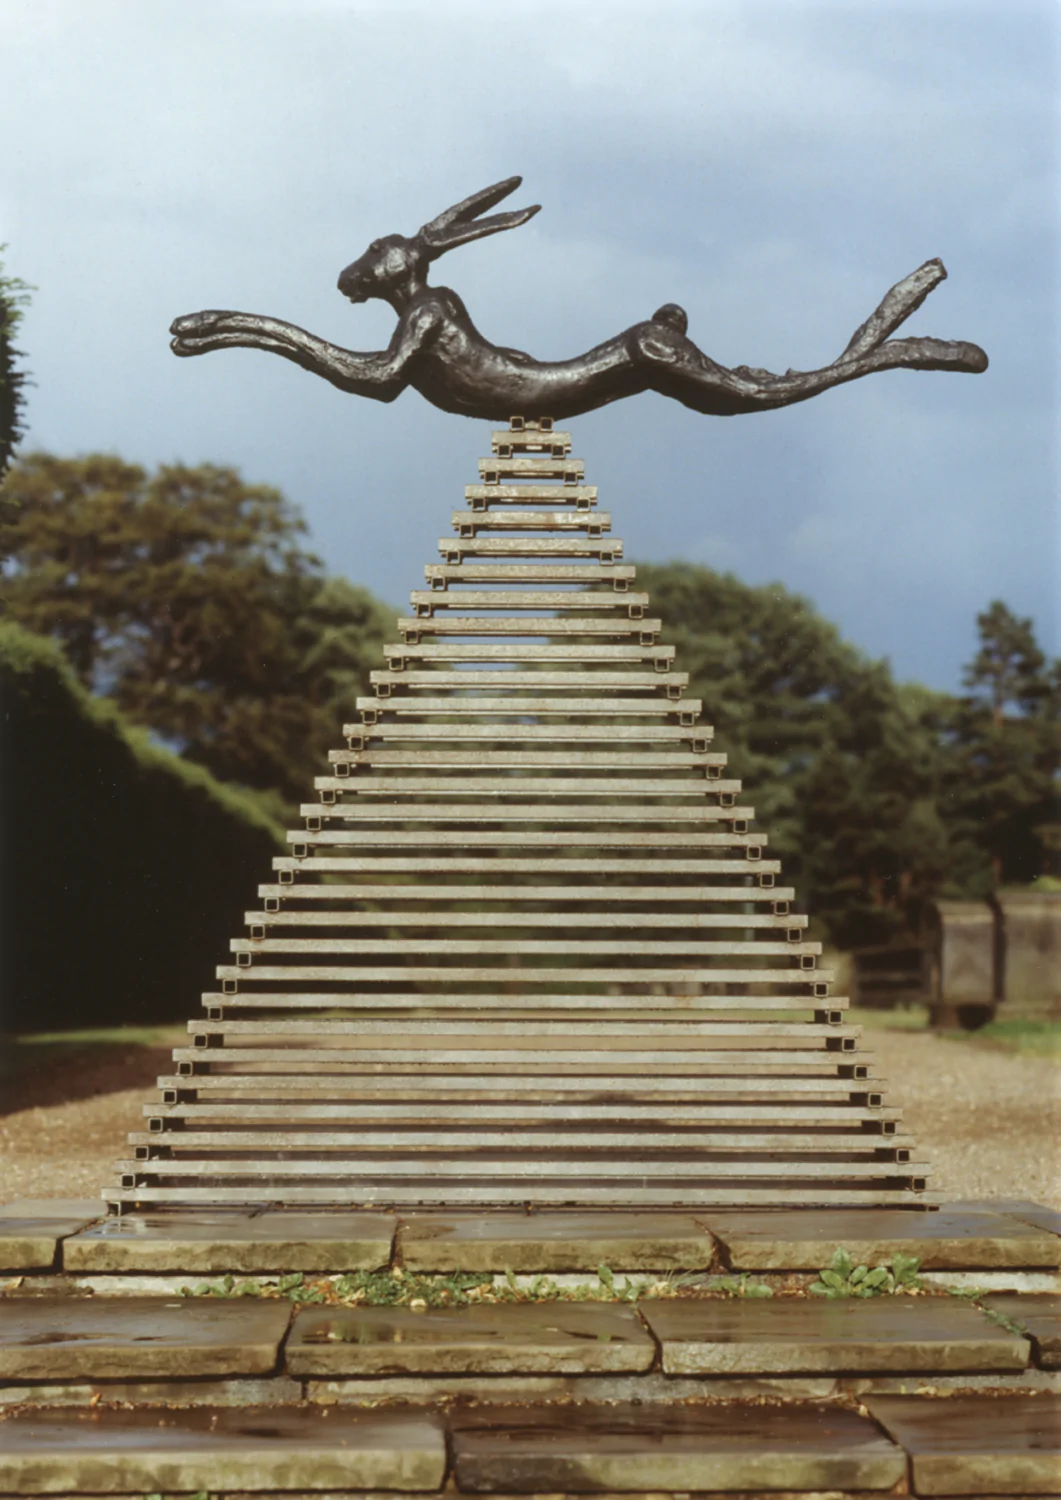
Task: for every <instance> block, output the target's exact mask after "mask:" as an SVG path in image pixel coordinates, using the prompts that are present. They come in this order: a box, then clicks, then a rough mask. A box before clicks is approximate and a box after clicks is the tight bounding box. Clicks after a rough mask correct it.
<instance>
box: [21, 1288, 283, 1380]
mask: <svg viewBox="0 0 1061 1500" xmlns="http://www.w3.org/2000/svg"><path fill="white" fill-rule="evenodd" d="M290 1317H291V1304H290V1303H288V1302H253V1301H249V1300H247V1299H241V1300H239V1301H231V1302H230V1301H225V1300H214V1299H207V1298H203V1299H201V1300H196V1301H192V1300H190V1299H187V1298H183V1299H182V1298H179V1297H178V1298H166V1297H122V1298H113V1299H107V1300H104V1299H103V1298H96V1297H18V1298H11V1299H6V1300H4V1301H2V1302H0V1379H3V1380H8V1381H20V1380H62V1381H64V1382H69V1381H73V1380H108V1379H109V1380H137V1379H142V1378H150V1377H152V1376H155V1377H166V1376H169V1377H173V1378H180V1377H185V1376H218V1375H264V1374H268V1373H269V1372H270V1371H272V1370H274V1369H276V1367H277V1364H278V1361H279V1357H280V1344H281V1342H282V1340H283V1337H284V1334H285V1332H286V1331H287V1325H288V1322H289V1321H290Z"/></svg>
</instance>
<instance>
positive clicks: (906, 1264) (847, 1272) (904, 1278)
mask: <svg viewBox="0 0 1061 1500" xmlns="http://www.w3.org/2000/svg"><path fill="white" fill-rule="evenodd" d="M920 1269H921V1261H920V1259H919V1258H918V1257H917V1256H916V1255H904V1254H903V1253H902V1252H901V1251H897V1252H896V1254H895V1255H893V1256H892V1258H891V1260H886V1261H884V1262H883V1264H881V1265H879V1266H874V1267H873V1268H872V1269H870V1267H869V1266H862V1265H859V1266H856V1265H855V1263H854V1261H853V1259H852V1258H851V1255H850V1253H849V1252H848V1251H847V1250H845V1249H844V1247H843V1246H842V1245H838V1246H837V1248H836V1249H835V1250H834V1251H833V1255H832V1259H831V1260H830V1261H829V1264H828V1265H827V1266H823V1267H822V1269H821V1270H820V1271H819V1272H818V1280H817V1281H815V1282H812V1283H811V1285H810V1286H809V1287H808V1288H807V1290H808V1291H809V1292H811V1294H812V1295H813V1296H815V1297H829V1298H830V1299H832V1300H833V1301H838V1300H840V1299H842V1298H845V1297H884V1296H888V1295H894V1294H895V1293H896V1292H914V1291H919V1290H920V1287H921V1278H920V1276H919V1275H918V1272H919V1271H920Z"/></svg>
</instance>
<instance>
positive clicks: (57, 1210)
mask: <svg viewBox="0 0 1061 1500" xmlns="http://www.w3.org/2000/svg"><path fill="white" fill-rule="evenodd" d="M106 1212H107V1205H106V1204H105V1203H104V1202H103V1200H102V1199H101V1198H13V1199H12V1200H11V1202H10V1203H0V1219H8V1218H11V1219H80V1220H81V1222H82V1223H83V1224H88V1223H90V1222H91V1221H92V1220H93V1219H102V1218H103V1217H104V1216H105V1215H106Z"/></svg>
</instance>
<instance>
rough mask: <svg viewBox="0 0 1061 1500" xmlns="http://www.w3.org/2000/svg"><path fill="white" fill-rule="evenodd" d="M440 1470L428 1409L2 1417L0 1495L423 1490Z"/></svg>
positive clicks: (441, 1433) (441, 1434) (438, 1428)
mask: <svg viewBox="0 0 1061 1500" xmlns="http://www.w3.org/2000/svg"><path fill="white" fill-rule="evenodd" d="M445 1473H446V1439H445V1430H444V1428H443V1424H442V1421H441V1419H440V1418H439V1417H437V1416H436V1415H434V1414H431V1413H416V1414H412V1413H405V1412H365V1411H350V1410H332V1409H330V1408H323V1409H322V1408H319V1407H318V1408H314V1407H308V1408H307V1407H296V1408H291V1407H286V1408H285V1407H280V1406H267V1407H247V1408H243V1409H238V1408H225V1407H214V1408H212V1407H188V1408H183V1409H181V1410H179V1411H160V1409H159V1408H158V1407H144V1408H140V1409H138V1410H136V1409H134V1410H123V1409H121V1408H114V1407H103V1408H100V1409H97V1410H93V1411H70V1410H64V1409H63V1408H55V1409H52V1410H44V1411H34V1412H16V1413H14V1414H13V1415H11V1416H10V1417H8V1418H7V1420H6V1421H3V1422H0V1494H17V1495H41V1494H56V1493H62V1494H66V1495H71V1494H76V1493H79V1492H80V1493H84V1492H89V1493H92V1494H107V1495H114V1494H134V1495H139V1496H143V1495H146V1494H152V1493H153V1494H158V1493H160V1492H161V1493H163V1494H173V1493H180V1492H185V1493H187V1492H195V1491H201V1492H204V1493H209V1494H211V1495H215V1496H216V1495H219V1494H226V1493H231V1492H232V1491H234V1490H244V1491H249V1492H251V1493H253V1494H260V1493H262V1492H265V1493H268V1492H270V1491H276V1490H282V1491H288V1492H290V1491H298V1490H309V1491H318V1492H319V1491H321V1490H331V1491H333V1492H334V1491H340V1492H349V1491H351V1490H377V1489H379V1490H407V1491H413V1492H421V1493H422V1492H423V1491H425V1490H438V1489H439V1488H440V1486H441V1485H442V1482H443V1480H444V1477H445Z"/></svg>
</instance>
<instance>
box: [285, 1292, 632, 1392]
mask: <svg viewBox="0 0 1061 1500" xmlns="http://www.w3.org/2000/svg"><path fill="white" fill-rule="evenodd" d="M655 1358H656V1345H655V1341H654V1340H653V1339H652V1337H651V1336H650V1335H649V1334H648V1333H647V1332H646V1331H645V1327H644V1324H643V1323H642V1322H641V1319H640V1318H639V1317H638V1316H637V1314H636V1313H635V1312H633V1311H631V1309H630V1308H627V1307H614V1306H602V1305H600V1304H597V1305H587V1304H585V1303H570V1302H567V1303H565V1302H549V1303H537V1304H535V1303H515V1304H511V1305H506V1304H500V1305H498V1306H492V1307H457V1308H425V1309H423V1310H422V1311H421V1310H414V1309H412V1308H408V1307H352V1308H341V1309H338V1310H334V1309H329V1310H328V1311H327V1312H323V1311H321V1310H319V1309H316V1308H314V1309H309V1308H305V1309H303V1310H302V1311H301V1312H300V1314H299V1316H298V1318H297V1320H296V1322H295V1326H294V1329H293V1331H292V1334H291V1337H290V1338H289V1340H288V1344H287V1351H286V1365H287V1369H288V1371H289V1372H290V1373H291V1374H292V1375H403V1374H405V1375H407V1374H416V1373H424V1374H453V1373H458V1372H460V1373H474V1374H476V1375H492V1374H499V1375H500V1374H505V1375H508V1374H517V1373H523V1374H535V1373H539V1372H542V1373H547V1374H557V1375H565V1374H566V1375H581V1374H584V1373H589V1372H599V1371H604V1370H609V1371H614V1370H624V1371H637V1370H648V1369H650V1368H651V1366H652V1364H653V1363H654V1362H655Z"/></svg>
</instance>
